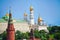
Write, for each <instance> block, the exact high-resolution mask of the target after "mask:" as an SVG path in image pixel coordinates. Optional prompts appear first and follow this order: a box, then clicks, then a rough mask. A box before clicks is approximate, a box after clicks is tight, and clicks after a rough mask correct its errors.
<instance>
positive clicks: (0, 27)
mask: <svg viewBox="0 0 60 40" xmlns="http://www.w3.org/2000/svg"><path fill="white" fill-rule="evenodd" d="M9 13H11V10H10V11H9ZM11 15H12V13H11ZM27 17H28V16H27V14H26V12H25V13H24V19H23V20H21V19H20V20H17V19H13V18H12V20H13V24H14V28H15V31H17V30H19V31H21V32H30V30H31V29H33V30H39V31H40V30H45V31H46V32H48V29H47V27H48V26H47V25H46V24H45V23H44V20H43V19H42V18H41V17H40V16H38V19H37V20H38V21H37V24H36V23H35V22H34V20H35V19H34V9H33V7H32V6H30V16H29V20H28V19H27ZM8 20H9V14H8V13H7V14H6V15H5V16H4V17H3V18H1V19H0V33H3V32H4V31H6V29H7V26H8V25H7V24H8Z"/></svg>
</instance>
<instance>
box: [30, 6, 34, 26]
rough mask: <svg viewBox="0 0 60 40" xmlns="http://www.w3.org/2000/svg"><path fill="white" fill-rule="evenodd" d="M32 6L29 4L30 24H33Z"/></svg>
mask: <svg viewBox="0 0 60 40" xmlns="http://www.w3.org/2000/svg"><path fill="white" fill-rule="evenodd" d="M33 12H34V11H33V7H32V6H30V25H34V13H33Z"/></svg>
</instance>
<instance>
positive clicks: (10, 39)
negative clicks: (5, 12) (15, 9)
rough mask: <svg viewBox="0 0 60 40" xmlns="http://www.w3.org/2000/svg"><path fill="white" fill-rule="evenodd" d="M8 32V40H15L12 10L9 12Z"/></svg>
mask: <svg viewBox="0 0 60 40" xmlns="http://www.w3.org/2000/svg"><path fill="white" fill-rule="evenodd" d="M6 31H7V39H6V40H15V28H14V25H13V21H12V14H11V10H10V11H9V20H8V27H7V30H6Z"/></svg>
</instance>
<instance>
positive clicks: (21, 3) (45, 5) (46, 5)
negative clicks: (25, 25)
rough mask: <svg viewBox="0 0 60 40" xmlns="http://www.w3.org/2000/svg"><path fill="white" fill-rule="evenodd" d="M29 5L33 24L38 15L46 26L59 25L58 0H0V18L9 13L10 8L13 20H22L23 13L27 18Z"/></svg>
mask: <svg viewBox="0 0 60 40" xmlns="http://www.w3.org/2000/svg"><path fill="white" fill-rule="evenodd" d="M31 5H32V6H33V9H34V19H35V22H37V19H38V16H39V14H40V17H41V18H42V19H43V20H44V21H45V22H46V23H47V24H52V25H60V0H0V18H2V17H3V16H4V15H5V14H6V13H9V8H10V7H11V12H12V15H13V18H14V19H19V20H21V19H23V14H24V12H26V13H27V14H28V18H29V15H30V9H29V8H30V6H31Z"/></svg>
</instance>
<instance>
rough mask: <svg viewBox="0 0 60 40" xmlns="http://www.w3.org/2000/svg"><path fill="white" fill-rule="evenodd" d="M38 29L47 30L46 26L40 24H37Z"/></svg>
mask: <svg viewBox="0 0 60 40" xmlns="http://www.w3.org/2000/svg"><path fill="white" fill-rule="evenodd" d="M38 30H39V31H40V30H45V31H46V32H48V29H47V26H46V25H45V26H44V25H42V26H38Z"/></svg>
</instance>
